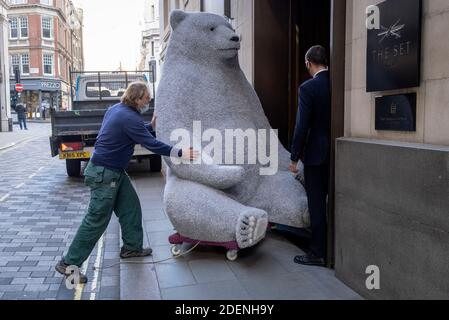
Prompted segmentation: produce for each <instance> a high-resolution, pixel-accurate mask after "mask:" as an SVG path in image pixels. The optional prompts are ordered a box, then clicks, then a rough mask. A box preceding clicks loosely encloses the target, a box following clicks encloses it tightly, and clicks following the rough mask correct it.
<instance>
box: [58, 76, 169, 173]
mask: <svg viewBox="0 0 449 320" xmlns="http://www.w3.org/2000/svg"><path fill="white" fill-rule="evenodd" d="M70 78H71V79H76V80H75V85H73V83H72V84H71V88H73V87H74V88H75V90H72V92H71V100H72V106H71V109H70V110H66V111H56V110H54V109H51V124H52V135H51V137H50V148H51V154H52V156H53V157H56V156H59V159H61V160H65V162H66V170H67V175H68V176H70V177H77V176H80V175H81V162H82V161H89V159H90V157H91V155H92V153H93V151H94V145H95V142H96V138H97V135H98V133H99V131H100V128H101V125H102V123H103V118H104V115H105V113H106V111H107V110H108V109H109V108H110V107H111V106H113V105H115V104H117V103H119V102H120V99H121V96H122V95H123V94H124V92H125V90H126V88H127V87H128V85H129V84H130V83H132V82H135V81H143V82H148V80H147V76H146V74H145V71H142V72H126V71H123V72H122V71H120V72H71V77H70ZM153 112H154V99H153V100H152V101H151V102H150V109H149V110H148V111H147V112H146V113H145V114H143V117H144V120H145V122H148V123H149V122H150V121H151V119H152V117H153ZM151 133H152V134H153V135H154V134H155V133H154V132H151ZM133 158H134V159H136V160H138V161H139V162H140V161H143V160H148V161H149V164H150V171H152V172H158V171H160V170H161V157H160V156H159V155H156V154H153V153H152V152H151V151H149V150H147V149H145V148H143V147H142V146H140V145H136V147H135V149H134V156H133Z"/></svg>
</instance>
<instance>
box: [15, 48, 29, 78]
mask: <svg viewBox="0 0 449 320" xmlns="http://www.w3.org/2000/svg"><path fill="white" fill-rule="evenodd" d="M16 69H18V70H20V74H23V75H29V74H30V56H29V55H28V53H22V54H13V55H11V74H12V75H13V74H14V70H16Z"/></svg>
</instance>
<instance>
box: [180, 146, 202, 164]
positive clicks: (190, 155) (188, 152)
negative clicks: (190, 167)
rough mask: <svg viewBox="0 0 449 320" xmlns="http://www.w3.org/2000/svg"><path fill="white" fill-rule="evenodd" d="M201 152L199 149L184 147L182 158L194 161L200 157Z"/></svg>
mask: <svg viewBox="0 0 449 320" xmlns="http://www.w3.org/2000/svg"><path fill="white" fill-rule="evenodd" d="M199 156H200V153H199V152H198V151H197V150H193V148H189V149H182V159H183V160H188V161H194V160H196V159H198V157H199Z"/></svg>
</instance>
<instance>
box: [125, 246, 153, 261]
mask: <svg viewBox="0 0 449 320" xmlns="http://www.w3.org/2000/svg"><path fill="white" fill-rule="evenodd" d="M152 253H153V249H151V248H146V249H142V251H132V250H128V249H126V248H125V247H122V249H121V250H120V258H122V259H128V258H141V257H148V256H151V254H152Z"/></svg>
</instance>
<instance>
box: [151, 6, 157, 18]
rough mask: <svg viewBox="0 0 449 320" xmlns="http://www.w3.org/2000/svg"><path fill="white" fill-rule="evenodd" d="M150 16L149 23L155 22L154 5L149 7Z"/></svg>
mask: <svg viewBox="0 0 449 320" xmlns="http://www.w3.org/2000/svg"><path fill="white" fill-rule="evenodd" d="M150 15H151V18H150V21H156V10H155V8H154V4H153V5H152V6H151V13H150Z"/></svg>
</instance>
